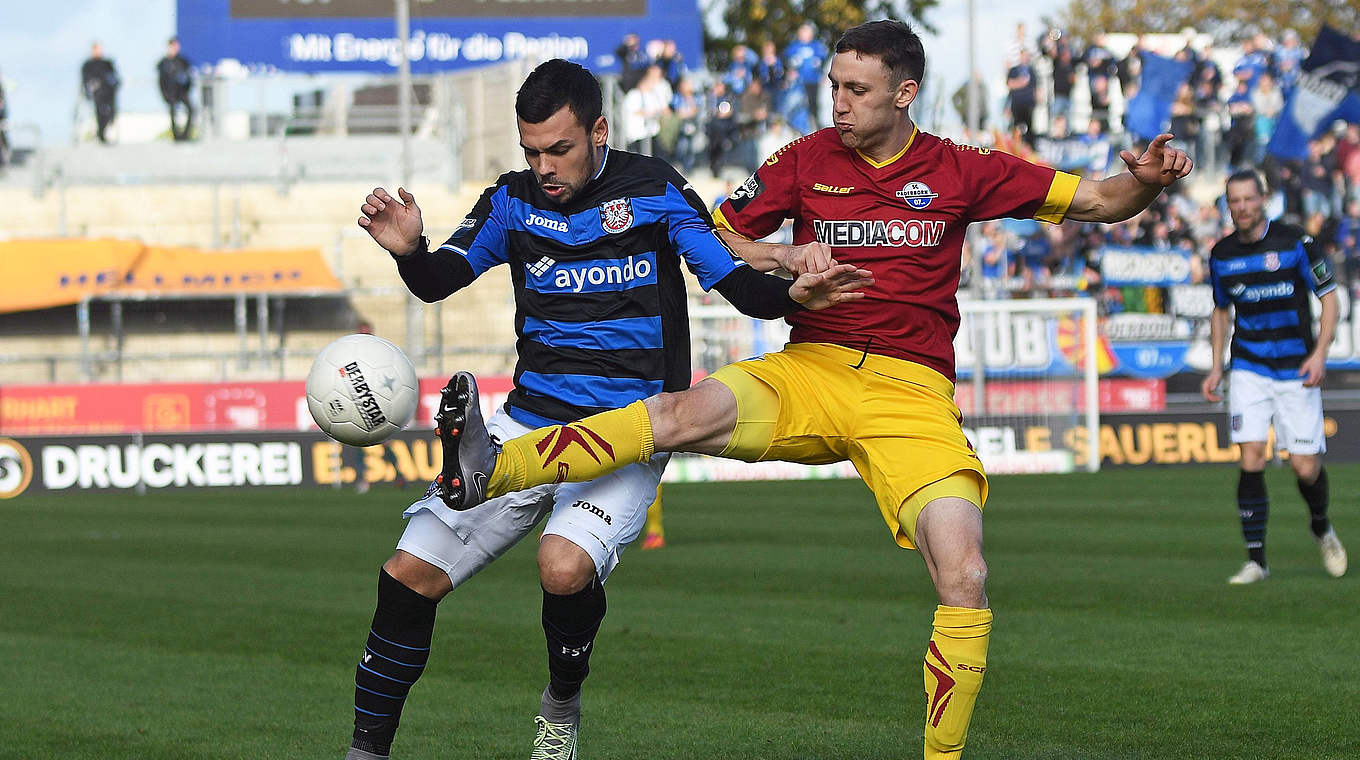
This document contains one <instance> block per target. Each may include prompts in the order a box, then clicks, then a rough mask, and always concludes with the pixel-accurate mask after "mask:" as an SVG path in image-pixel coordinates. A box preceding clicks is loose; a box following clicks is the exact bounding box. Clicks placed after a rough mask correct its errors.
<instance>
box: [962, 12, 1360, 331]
mask: <svg viewBox="0 0 1360 760" xmlns="http://www.w3.org/2000/svg"><path fill="white" fill-rule="evenodd" d="M1196 42H1197V40H1196V38H1195V37H1193V36H1191V35H1187V36H1186V38H1185V43H1184V45H1183V46H1181V47H1180V48H1179V49H1178V50H1177V51H1176V52H1175V53H1174V54H1173V55H1172V56H1171V58H1172V59H1173V60H1175V61H1179V62H1183V63H1187V64H1189V71H1190V75H1189V77H1188V78H1187V80H1186V81H1185V82H1184V83H1182V84H1181V85H1180V86H1179V88H1178V90H1177V91H1176V96H1175V100H1174V101H1173V102H1172V104H1171V112H1170V131H1171V132H1172V133H1173V134H1175V135H1176V137H1177V140H1178V142H1179V143H1180V144H1181V145H1182V146H1183V147H1184V148H1185V149H1186V150H1187V152H1189V153H1190V154H1191V156H1192V157H1193V158H1194V159H1195V161H1196V163H1197V164H1199V165H1200V166H1201V168H1202V169H1201V181H1204V182H1217V183H1220V185H1221V180H1222V177H1224V176H1226V175H1227V174H1228V173H1230V172H1232V171H1236V170H1239V169H1248V168H1250V169H1256V170H1259V171H1260V172H1261V174H1262V176H1263V178H1264V179H1265V181H1266V185H1267V188H1268V203H1267V213H1268V215H1269V216H1270V217H1271V218H1272V219H1280V220H1283V221H1285V222H1288V223H1290V224H1295V225H1298V226H1300V227H1302V228H1304V229H1305V230H1306V231H1307V232H1308V233H1309V234H1310V235H1312V236H1313V238H1314V240H1315V241H1316V242H1317V245H1318V246H1319V247H1321V249H1322V250H1323V251H1325V252H1326V253H1327V255H1328V256H1329V258H1330V259H1331V261H1332V262H1333V264H1334V266H1335V267H1336V269H1337V270H1338V274H1339V276H1340V278H1341V281H1342V282H1345V283H1347V284H1349V285H1350V287H1351V288H1352V290H1353V291H1354V292H1356V293H1357V294H1360V246H1358V245H1357V243H1358V240H1360V125H1357V124H1355V123H1345V122H1337V123H1335V124H1333V125H1332V126H1331V128H1330V129H1329V130H1328V131H1327V132H1326V133H1324V134H1322V135H1321V136H1319V137H1318V138H1316V139H1314V140H1311V141H1309V144H1308V155H1307V157H1306V158H1305V159H1303V160H1301V161H1294V160H1283V159H1281V158H1279V157H1277V156H1274V155H1272V154H1270V153H1269V152H1267V150H1266V147H1267V144H1268V143H1269V141H1270V139H1271V136H1272V134H1273V133H1274V131H1275V126H1276V123H1277V122H1278V120H1279V118H1280V116H1281V113H1282V112H1283V110H1284V107H1285V104H1286V103H1287V102H1288V99H1289V95H1290V93H1291V92H1292V91H1293V90H1294V88H1295V87H1297V86H1298V83H1299V77H1300V75H1301V73H1302V65H1303V62H1304V61H1305V59H1306V58H1307V56H1308V50H1307V48H1305V47H1304V46H1303V45H1302V44H1301V42H1300V39H1299V35H1298V34H1297V33H1295V32H1293V31H1292V30H1290V31H1286V32H1285V33H1284V34H1283V35H1282V36H1281V39H1280V40H1278V41H1275V40H1271V39H1270V38H1268V37H1267V36H1266V35H1264V34H1260V33H1254V34H1251V35H1250V36H1248V37H1247V38H1246V39H1244V40H1243V41H1242V42H1241V51H1240V53H1235V52H1232V53H1229V52H1228V51H1223V53H1224V54H1223V55H1218V54H1216V52H1215V51H1214V50H1213V48H1212V47H1211V46H1210V45H1208V44H1198V45H1197V44H1196ZM1143 43H1144V40H1143V39H1139V40H1138V41H1137V42H1135V43H1134V44H1133V45H1132V47H1131V48H1130V49H1129V50H1128V51H1127V52H1126V53H1125V54H1123V55H1117V54H1115V53H1114V52H1112V51H1111V50H1110V48H1109V47H1108V46H1107V41H1106V35H1096V36H1095V37H1094V39H1092V40H1091V41H1090V42H1089V43H1082V42H1081V41H1079V40H1072V39H1070V38H1068V37H1067V36H1066V35H1064V34H1063V32H1062V31H1061V30H1058V29H1055V28H1047V29H1044V30H1043V32H1042V33H1041V34H1039V35H1038V36H1037V38H1036V39H1035V40H1033V41H1031V40H1030V39H1029V38H1028V36H1027V35H1026V34H1025V31H1024V27H1023V25H1021V26H1020V27H1019V28H1018V29H1017V31H1016V35H1015V39H1014V40H1013V41H1012V43H1011V46H1010V49H1009V50H1008V53H1007V55H1008V60H1007V70H1006V74H1005V80H1006V88H1007V92H1006V95H1005V108H1004V117H1005V129H1004V130H1003V131H1001V130H999V131H997V132H995V133H992V135H991V138H990V139H991V141H992V142H993V144H994V146H995V147H998V148H1000V149H1002V150H1006V151H1008V152H1013V153H1016V154H1018V155H1021V156H1024V157H1025V158H1028V159H1030V160H1035V161H1039V162H1042V163H1048V164H1050V165H1053V166H1055V167H1057V168H1060V169H1063V170H1066V171H1071V172H1074V173H1077V174H1086V173H1092V174H1094V175H1095V176H1103V175H1104V174H1106V173H1108V172H1109V171H1114V170H1116V169H1117V168H1119V167H1117V166H1113V165H1111V161H1112V156H1113V155H1115V154H1116V153H1117V149H1118V148H1119V147H1122V146H1128V147H1129V148H1130V149H1131V150H1133V151H1134V153H1135V154H1136V153H1137V152H1139V151H1140V150H1141V148H1142V146H1141V144H1139V140H1138V138H1137V137H1136V136H1135V135H1133V134H1132V133H1131V132H1130V131H1129V130H1128V129H1127V128H1126V127H1127V125H1126V124H1125V123H1124V119H1122V118H1121V119H1116V118H1114V116H1115V109H1114V108H1113V107H1112V106H1113V104H1114V102H1115V95H1116V94H1117V95H1118V96H1119V101H1121V102H1127V101H1128V100H1129V99H1130V98H1132V97H1133V96H1134V95H1135V94H1136V93H1137V92H1138V89H1139V86H1140V84H1141V82H1140V78H1141V71H1142V68H1143V61H1144V60H1145V58H1144V56H1145V54H1146V48H1145V47H1144V44H1143ZM1216 59H1217V60H1225V59H1227V60H1233V59H1235V62H1234V64H1233V65H1232V67H1231V70H1230V71H1227V72H1226V73H1225V72H1224V71H1223V70H1222V69H1221V68H1220V66H1219V64H1218V63H1216ZM1079 100H1082V101H1085V102H1086V103H1088V104H1089V106H1088V108H1087V113H1086V114H1085V116H1086V121H1085V127H1084V129H1082V130H1081V131H1080V133H1079V134H1073V131H1072V130H1071V129H1070V128H1069V123H1070V122H1071V120H1072V119H1073V118H1074V117H1075V116H1076V109H1075V108H1074V103H1076V102H1077V101H1079ZM955 105H956V107H960V101H959V97H957V96H956V98H955ZM1040 112H1042V113H1043V115H1044V118H1043V119H1040V118H1038V115H1039V113H1040ZM962 113H963V111H962V110H960V114H961V115H962ZM1125 116H1126V114H1125ZM983 126H985V125H983ZM979 136H980V137H981V138H982V140H983V141H986V140H987V139H988V136H987V135H986V134H982V135H979ZM1115 163H1117V162H1115ZM1231 229H1232V228H1231V223H1230V219H1229V216H1228V213H1227V208H1226V204H1225V202H1224V200H1223V198H1222V197H1221V196H1220V197H1219V198H1218V199H1217V201H1216V202H1215V203H1212V204H1208V203H1199V202H1196V201H1195V200H1194V199H1193V198H1192V197H1191V196H1190V194H1189V193H1188V192H1187V190H1186V189H1184V188H1179V189H1177V190H1176V191H1174V192H1170V193H1167V194H1164V195H1163V196H1162V197H1161V198H1159V199H1158V200H1157V202H1156V203H1154V204H1153V206H1152V207H1151V208H1149V209H1148V210H1147V211H1145V212H1143V213H1142V214H1140V215H1138V216H1136V217H1134V218H1133V219H1130V220H1129V221H1127V222H1124V223H1122V224H1117V225H1108V226H1107V225H1090V224H1080V223H1075V222H1067V223H1064V224H1062V225H1059V226H1056V227H1053V226H1048V225H1039V224H1038V223H1034V222H1010V221H1006V222H991V223H988V224H986V225H984V226H983V228H982V230H981V234H979V235H976V236H975V237H974V238H973V241H972V242H973V245H972V246H970V248H969V255H971V253H973V252H975V253H976V255H977V256H978V257H979V258H980V260H981V261H980V270H979V271H980V273H981V277H982V280H983V282H982V284H983V291H984V292H985V293H987V294H989V295H991V296H992V297H998V296H1005V295H1049V294H1051V295H1070V294H1073V293H1089V294H1091V295H1094V296H1096V297H1098V298H1100V299H1101V304H1102V308H1103V311H1104V312H1105V313H1118V312H1120V311H1126V310H1127V311H1138V312H1149V313H1159V312H1163V311H1165V309H1166V292H1165V291H1164V290H1163V289H1161V288H1128V287H1123V288H1108V287H1104V286H1103V284H1102V282H1101V276H1100V259H1101V252H1102V251H1103V250H1105V249H1106V248H1107V247H1110V246H1120V247H1138V248H1144V249H1151V250H1171V249H1177V250H1181V251H1184V252H1186V253H1188V254H1189V255H1190V257H1191V258H1190V261H1191V272H1192V277H1193V278H1194V281H1195V282H1200V281H1202V280H1203V278H1204V276H1205V272H1206V271H1207V269H1206V262H1207V256H1208V253H1209V250H1210V248H1212V246H1213V244H1214V243H1215V242H1216V241H1217V240H1218V239H1219V238H1221V237H1222V236H1223V235H1225V234H1227V233H1228V232H1230V231H1231ZM965 269H966V270H967V269H968V267H965Z"/></svg>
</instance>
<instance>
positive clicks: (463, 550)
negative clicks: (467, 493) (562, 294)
mask: <svg viewBox="0 0 1360 760" xmlns="http://www.w3.org/2000/svg"><path fill="white" fill-rule="evenodd" d="M486 428H487V432H488V433H490V434H491V438H492V440H494V441H496V442H497V443H499V442H501V441H506V440H509V439H511V438H515V437H517V436H520V435H523V434H525V433H528V432H529V431H531V430H533V428H530V427H528V426H526V425H523V424H520V423H519V422H516V421H515V420H514V419H512V418H511V417H510V415H508V414H506V413H505V411H504V410H498V411H497V412H496V413H495V414H494V415H492V416H491V419H490V420H489V421H488V422H487V425H486ZM669 461H670V454H657V455H656V456H654V457H652V459H651V461H649V462H647V463H646V464H632V465H629V466H627V467H624V468H623V469H621V470H618V471H617V472H613V473H611V474H609V475H606V476H604V477H603V478H598V479H596V480H591V481H588V482H585V483H556V484H550V485H542V486H534V487H533V488H529V489H526V490H524V491H519V492H517V493H511V494H506V495H504V496H500V497H497V498H494V499H488V500H487V501H485V502H483V503H481V504H478V505H477V506H475V507H473V508H472V509H468V510H465V511H462V512H457V511H454V510H452V509H449V508H448V506H447V505H445V504H444V502H443V501H442V500H441V499H440V498H439V496H437V495H436V494H435V490H434V486H433V485H431V487H430V488H429V489H427V490H426V491H425V495H424V496H423V497H422V498H421V499H420V500H419V501H417V502H415V503H414V504H412V505H411V506H409V507H407V508H406V512H405V513H404V516H405V517H407V518H409V519H408V522H407V524H406V531H405V532H404V533H402V536H401V540H400V541H398V542H397V548H398V549H400V550H402V551H404V552H407V553H408V554H412V555H415V556H416V557H419V558H420V559H423V560H425V561H426V562H429V563H430V564H432V565H434V566H435V567H438V568H440V569H442V570H443V571H444V572H445V573H447V574H448V576H449V580H451V581H453V587H454V588H458V586H460V585H461V584H462V583H463V582H464V581H466V580H467V579H468V578H471V577H472V576H473V575H476V574H477V572H478V571H479V570H481V569H482V568H484V567H486V566H487V565H489V564H491V562H492V561H493V560H495V559H496V558H497V557H499V556H501V555H502V554H504V553H505V552H507V551H509V549H510V547H512V546H514V545H515V544H517V543H519V540H520V539H521V538H524V537H525V536H526V535H528V534H529V532H530V531H532V530H533V529H534V526H535V525H537V524H538V523H539V522H540V521H541V520H542V519H543V517H544V516H545V515H546V516H547V517H548V522H547V524H546V525H545V526H544V528H543V532H544V533H545V534H549V533H550V534H552V535H555V536H561V537H563V538H565V539H567V540H568V541H571V542H572V543H574V544H576V545H577V546H579V547H581V548H582V549H584V550H585V552H586V553H587V554H589V555H590V558H591V559H592V560H594V562H595V571H596V572H597V573H598V574H599V576H600V580H601V582H603V581H604V580H605V579H606V578H608V577H609V574H610V572H612V571H613V570H614V568H615V566H617V565H618V564H619V555H620V554H621V553H622V552H623V549H624V547H625V546H627V545H628V544H630V543H632V542H633V540H635V539H636V538H637V537H638V535H639V534H641V533H642V527H643V525H645V524H646V522H647V507H649V506H651V504H652V502H653V501H654V500H655V499H656V489H657V486H658V485H659V484H660V483H661V474H662V473H663V472H665V470H666V463H667V462H669Z"/></svg>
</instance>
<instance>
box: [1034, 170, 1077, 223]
mask: <svg viewBox="0 0 1360 760" xmlns="http://www.w3.org/2000/svg"><path fill="white" fill-rule="evenodd" d="M1079 182H1081V177H1078V176H1077V175H1075V174H1068V173H1067V172H1054V173H1053V184H1051V185H1049V186H1048V196H1047V197H1046V198H1044V205H1042V206H1040V207H1039V210H1038V211H1036V212H1035V213H1034V218H1035V219H1038V220H1039V221H1041V222H1048V223H1049V224H1058V223H1060V222H1061V221H1062V220H1063V217H1065V216H1067V209H1068V208H1069V207H1070V206H1071V205H1072V199H1073V198H1074V197H1076V195H1077V184H1078V183H1079Z"/></svg>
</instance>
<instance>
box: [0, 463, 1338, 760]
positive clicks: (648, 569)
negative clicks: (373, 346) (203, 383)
mask: <svg viewBox="0 0 1360 760" xmlns="http://www.w3.org/2000/svg"><path fill="white" fill-rule="evenodd" d="M1329 471H1330V473H1331V482H1332V513H1333V516H1334V517H1335V518H1336V521H1337V526H1338V532H1339V533H1340V535H1341V537H1342V538H1343V539H1349V540H1350V541H1351V548H1352V551H1353V552H1354V551H1360V509H1357V506H1358V505H1360V499H1358V498H1357V494H1360V466H1356V465H1333V466H1331V467H1330V468H1329ZM1267 481H1268V484H1269V488H1270V494H1271V499H1272V516H1271V522H1270V529H1269V534H1268V537H1269V549H1270V558H1271V569H1272V577H1271V578H1270V580H1269V581H1267V582H1266V583H1264V584H1261V585H1258V586H1255V587H1244V588H1237V587H1229V586H1227V585H1226V584H1225V583H1224V581H1225V579H1226V578H1227V577H1228V575H1230V574H1231V573H1232V572H1234V571H1235V570H1236V569H1237V568H1238V567H1239V566H1240V564H1241V562H1242V559H1243V556H1242V549H1241V545H1240V543H1241V539H1240V534H1239V531H1238V526H1237V519H1236V506H1235V502H1234V493H1235V484H1236V470H1235V469H1234V468H1233V467H1231V466H1218V467H1206V468H1187V469H1152V468H1148V469H1138V470H1124V471H1107V472H1103V473H1099V474H1096V475H1084V474H1083V475H1071V476H1025V477H999V478H995V479H994V480H993V493H992V502H991V505H990V506H989V507H988V508H987V513H986V514H987V518H986V530H987V536H986V540H987V557H988V560H989V563H990V566H991V580H990V582H989V591H990V595H991V600H992V606H993V609H994V611H995V614H996V624H995V629H994V634H993V637H992V642H991V653H990V657H989V662H988V666H989V671H988V675H987V680H986V683H985V685H984V687H983V691H982V695H981V697H980V699H979V704H978V708H977V712H976V714H975V719H974V721H973V727H972V731H971V734H970V738H969V749H968V751H967V752H966V753H965V757H967V758H970V760H983V759H984V758H996V759H1000V758H1005V759H1011V758H1044V759H1049V758H1213V759H1220V758H1252V759H1253V760H1256V759H1260V758H1309V759H1310V760H1313V759H1317V758H1357V757H1360V720H1357V715H1360V712H1358V709H1360V708H1357V706H1356V704H1357V698H1358V697H1360V685H1358V684H1360V635H1357V623H1358V622H1360V611H1358V610H1360V605H1358V604H1357V597H1358V594H1357V585H1356V580H1355V578H1354V577H1347V578H1344V579H1341V580H1333V579H1331V578H1328V577H1326V576H1325V575H1324V573H1323V571H1322V568H1321V564H1320V562H1319V560H1318V556H1317V550H1316V548H1315V546H1314V544H1313V541H1312V538H1311V536H1310V535H1309V533H1308V531H1307V520H1306V510H1305V508H1304V506H1303V503H1302V500H1301V498H1300V497H1299V495H1298V492H1297V491H1296V490H1295V488H1294V482H1293V478H1292V475H1291V473H1289V472H1288V471H1287V470H1282V469H1272V470H1270V471H1269V472H1268V476H1267ZM417 495H418V493H417V492H415V491H414V490H407V491H406V492H404V493H402V492H397V491H395V490H392V489H388V488H375V489H374V490H373V491H372V492H370V493H369V494H367V495H363V496H360V495H356V494H354V493H352V492H350V491H329V490H259V491H251V490H240V491H217V492H211V491H178V492H173V493H156V494H152V495H148V496H144V497H136V496H131V495H106V494H89V493H72V494H68V495H63V496H55V497H38V496H27V497H21V498H19V499H16V500H13V501H9V502H0V611H2V612H3V615H0V658H3V659H2V660H0V662H3V667H0V758H4V759H5V760H9V759H10V758H13V759H15V760H46V759H48V758H51V759H53V760H56V759H57V758H60V759H61V760H75V759H78V758H91V759H93V758H99V759H100V760H108V759H111V758H137V759H138V760H155V759H158V758H165V759H167V760H168V759H172V758H173V759H174V760H188V759H197V758H203V759H206V758H222V759H224V760H226V759H228V758H229V759H232V760H242V759H249V760H254V759H255V758H328V759H330V760H338V758H340V757H341V755H342V754H343V751H344V747H346V746H347V744H348V737H349V732H350V723H351V716H352V712H351V704H352V695H353V673H354V665H355V662H356V660H357V658H358V656H359V654H360V651H361V648H362V646H363V642H364V637H365V635H366V632H367V627H368V622H369V618H370V616H371V614H372V604H373V593H374V586H375V574H376V569H377V567H378V565H379V564H380V563H381V562H382V561H383V560H384V559H385V558H386V557H387V556H388V555H389V553H390V552H391V549H392V546H393V545H394V543H395V541H396V538H397V536H398V534H399V532H400V530H401V526H402V523H401V520H400V518H399V513H400V509H401V507H402V506H403V505H404V504H405V503H406V501H407V500H409V499H410V498H412V497H414V496H417ZM666 521H667V525H666V528H667V537H668V539H669V542H670V546H669V547H667V548H666V549H664V550H662V551H657V552H642V551H640V550H637V549H632V550H630V551H629V552H628V553H627V554H626V555H625V561H624V562H623V564H622V565H621V566H620V568H619V570H618V571H617V572H616V573H615V575H614V577H613V578H612V579H611V580H610V582H609V607H610V611H609V616H608V617H607V618H606V620H605V623H604V628H603V630H602V632H601V634H600V637H599V639H598V640H597V647H598V648H597V651H596V653H595V655H594V658H593V660H592V675H591V677H590V680H589V681H588V682H587V684H586V693H585V710H586V712H585V719H584V723H583V730H582V750H583V751H582V757H583V758H585V760H634V759H638V758H648V759H649V760H650V759H661V758H676V759H682V758H683V759H686V760H688V759H690V758H716V759H719V760H726V759H727V758H772V759H778V760H784V759H787V758H809V759H816V760H823V759H827V760H829V759H831V758H864V759H866V760H870V759H877V758H913V757H916V758H919V757H920V756H921V754H920V742H921V740H920V736H921V722H922V717H921V716H922V714H923V712H924V697H923V695H922V690H923V687H922V684H921V659H922V652H923V650H924V646H925V641H926V638H927V636H928V635H929V625H930V616H931V614H932V612H933V610H934V607H935V604H936V601H935V597H934V593H933V590H932V588H931V585H930V581H929V579H928V577H927V575H926V572H925V568H924V566H923V565H922V563H921V561H920V558H919V557H918V556H917V555H916V554H915V553H914V552H908V551H903V550H900V549H897V548H896V547H895V546H894V545H893V544H892V542H891V541H890V539H889V537H888V534H887V531H886V529H885V528H884V526H883V524H882V522H881V520H880V518H879V517H878V514H877V510H876V508H875V507H874V505H873V502H872V501H871V499H870V498H869V495H868V492H867V491H866V490H865V489H864V486H863V485H862V484H860V483H859V482H858V481H817V482H795V483H743V484H705V485H672V486H668V487H667V489H666ZM531 544H532V542H531V541H529V542H525V543H524V544H521V545H520V546H519V547H516V549H515V550H513V551H512V552H511V553H510V554H508V555H507V556H506V557H505V558H503V559H502V560H501V561H500V562H498V563H496V564H495V565H493V566H492V567H491V568H490V569H489V570H487V571H486V572H484V573H483V574H482V575H481V576H479V577H478V578H476V579H474V580H473V582H471V583H469V584H468V585H467V586H465V587H464V588H462V589H460V590H458V591H456V592H454V594H453V595H451V596H450V597H449V598H448V599H446V600H445V602H444V603H443V604H442V605H441V609H440V614H439V622H438V625H437V627H436V630H435V642H434V651H433V654H432V658H431V664H430V667H429V668H428V669H427V671H426V674H425V676H424V678H423V679H422V680H421V681H420V683H419V684H418V685H417V686H416V687H415V689H414V691H413V694H412V698H411V699H410V701H409V702H408V703H407V708H406V713H405V716H404V719H403V727H402V731H401V732H400V733H399V734H398V738H397V744H396V746H395V748H394V750H395V754H394V757H395V758H399V759H406V758H411V759H415V758H459V759H463V758H488V759H499V758H516V759H522V758H524V757H527V756H528V748H529V743H530V741H531V738H532V732H533V723H532V718H533V715H534V712H535V710H536V708H537V700H538V694H539V691H540V690H541V689H542V686H543V684H544V683H545V679H546V664H545V655H544V652H543V640H542V631H541V628H540V622H539V599H540V592H539V588H538V583H537V578H536V569H535V565H534V558H533V550H532V547H531ZM1357 558H1358V559H1360V555H1357ZM1353 572H1354V573H1360V569H1357V570H1355V571H1353Z"/></svg>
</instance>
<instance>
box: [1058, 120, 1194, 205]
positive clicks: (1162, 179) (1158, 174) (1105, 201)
mask: <svg viewBox="0 0 1360 760" xmlns="http://www.w3.org/2000/svg"><path fill="white" fill-rule="evenodd" d="M1171 139H1172V135H1170V134H1160V135H1157V137H1156V138H1155V139H1153V141H1152V142H1151V143H1149V144H1148V147H1147V150H1145V151H1143V155H1141V156H1137V157H1135V156H1134V155H1133V153H1132V152H1130V151H1128V150H1122V151H1120V152H1119V157H1120V158H1122V159H1123V160H1124V163H1125V164H1126V165H1127V166H1128V171H1126V172H1120V173H1119V174H1116V175H1114V176H1113V177H1106V178H1105V179H1101V180H1089V179H1083V180H1081V182H1079V183H1078V184H1077V192H1076V194H1075V195H1074V196H1073V197H1072V203H1071V205H1070V206H1068V209H1067V218H1068V219H1072V220H1075V221H1078V222H1122V221H1124V220H1125V219H1128V218H1129V217H1131V216H1133V215H1134V214H1137V213H1138V212H1140V211H1142V210H1143V209H1145V208H1147V207H1148V204H1150V203H1152V201H1153V199H1154V198H1156V197H1157V196H1158V195H1159V194H1161V192H1162V190H1163V189H1164V188H1166V187H1169V186H1170V185H1171V184H1173V183H1175V182H1177V181H1179V180H1181V179H1182V178H1184V177H1185V176H1186V175H1188V174H1189V173H1190V170H1191V169H1192V168H1194V162H1193V161H1191V160H1190V156H1188V155H1186V153H1185V151H1183V150H1180V149H1179V148H1172V147H1171V146H1170V145H1168V143H1169V142H1170V141H1171Z"/></svg>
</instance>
